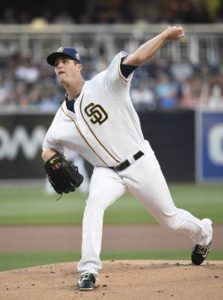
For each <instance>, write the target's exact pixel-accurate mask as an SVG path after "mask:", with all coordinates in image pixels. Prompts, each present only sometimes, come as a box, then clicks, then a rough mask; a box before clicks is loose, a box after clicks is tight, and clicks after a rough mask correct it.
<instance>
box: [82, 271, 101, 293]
mask: <svg viewBox="0 0 223 300" xmlns="http://www.w3.org/2000/svg"><path fill="white" fill-rule="evenodd" d="M95 282H96V277H95V275H94V274H92V273H87V272H85V273H83V274H81V276H80V280H78V283H77V286H78V288H79V289H80V290H81V291H90V290H93V289H94V288H95Z"/></svg>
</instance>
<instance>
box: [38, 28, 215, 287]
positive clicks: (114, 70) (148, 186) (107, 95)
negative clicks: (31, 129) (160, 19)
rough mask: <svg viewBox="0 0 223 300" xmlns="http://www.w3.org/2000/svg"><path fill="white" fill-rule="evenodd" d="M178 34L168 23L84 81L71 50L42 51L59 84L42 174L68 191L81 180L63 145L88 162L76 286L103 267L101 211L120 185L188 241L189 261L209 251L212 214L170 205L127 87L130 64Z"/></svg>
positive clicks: (88, 283)
mask: <svg viewBox="0 0 223 300" xmlns="http://www.w3.org/2000/svg"><path fill="white" fill-rule="evenodd" d="M183 36H184V29H183V27H182V26H169V27H167V28H166V29H164V30H163V31H162V32H161V33H160V34H158V35H157V36H155V37H154V38H152V39H151V40H149V41H147V42H145V43H144V44H142V45H141V46H140V47H139V48H138V49H136V51H135V52H134V53H131V54H129V53H126V52H124V51H122V52H120V53H118V54H117V55H116V56H115V57H114V58H113V60H112V61H111V63H110V64H109V65H108V67H107V69H106V70H104V71H102V72H100V73H99V74H97V75H96V76H94V77H93V78H92V79H91V80H88V81H85V80H84V78H83V75H82V67H83V65H82V61H81V58H80V55H79V53H78V52H77V51H76V50H75V49H74V48H70V47H61V48H59V49H58V50H57V51H56V52H53V53H51V54H50V55H49V56H48V57H47V62H48V63H49V64H50V65H51V66H53V67H54V69H55V73H56V76H57V79H58V81H59V83H60V84H61V85H62V86H63V88H64V90H65V99H64V102H63V104H62V105H61V107H60V108H59V110H58V111H57V113H56V115H55V117H54V120H53V122H52V124H51V126H50V128H49V130H48V132H47V134H46V137H45V140H44V143H43V153H42V158H43V160H44V161H45V168H46V172H47V174H48V177H49V180H50V181H51V183H52V185H53V187H54V188H55V190H56V191H57V192H58V193H60V194H62V193H63V192H66V193H67V192H70V191H74V190H75V188H76V187H77V186H79V185H80V184H81V182H82V180H83V178H82V176H81V174H79V171H78V168H77V167H76V166H74V165H72V166H71V165H69V164H68V163H66V157H65V156H64V153H65V152H66V151H67V150H66V149H68V150H69V151H75V152H79V153H80V154H81V155H82V156H83V157H84V158H85V159H86V160H88V161H89V162H90V163H91V164H92V165H93V166H94V171H93V174H92V177H91V182H90V190H89V196H88V199H87V201H86V207H85V210H84V216H83V224H82V225H83V235H82V257H81V260H80V261H79V263H78V267H77V268H78V271H79V272H80V280H79V281H78V287H79V289H81V290H92V289H94V288H95V287H96V282H97V281H96V279H97V275H98V272H99V270H100V269H101V268H102V263H101V260H100V253H101V242H102V228H103V216H104V212H105V210H106V209H107V207H109V206H110V205H112V204H113V203H114V202H115V201H116V200H117V199H118V198H119V197H121V196H122V195H123V194H124V193H125V192H127V191H128V192H130V193H131V194H132V195H134V196H135V197H136V198H137V199H138V200H139V201H141V202H142V203H143V204H144V206H145V207H146V209H147V210H148V211H149V212H150V213H151V214H152V215H153V216H154V217H155V218H156V220H157V221H158V222H159V223H160V224H161V225H162V226H163V227H165V228H169V229H171V230H173V231H176V232H179V233H182V234H184V235H186V236H188V237H189V238H190V239H191V240H192V241H193V243H194V245H193V248H192V254H191V259H192V262H193V263H194V264H195V265H199V264H201V263H202V262H203V260H204V259H205V258H206V256H207V254H208V252H209V250H210V246H211V240H212V222H211V220H209V219H207V218H205V219H202V220H200V219H198V218H196V217H195V216H193V215H192V214H191V213H190V212H188V211H185V210H183V209H180V208H177V207H176V206H175V204H174V202H173V200H172V197H171V194H170V192H169V189H168V186H167V183H166V180H165V178H164V176H163V173H162V171H161V168H160V165H159V162H158V161H157V158H156V156H155V154H154V152H153V150H152V148H151V146H150V143H149V141H147V140H145V139H144V136H143V133H142V130H141V126H140V120H139V117H138V115H137V113H136V111H135V109H134V107H133V104H132V102H131V99H130V93H129V90H130V84H131V80H132V77H133V74H134V70H135V69H136V68H138V67H140V66H141V65H143V64H145V63H147V62H148V61H149V60H150V59H151V58H152V57H153V56H154V55H155V54H156V53H157V51H158V50H159V49H160V48H161V47H162V46H163V45H164V43H166V42H168V41H175V40H179V39H181V38H182V37H183ZM55 174H56V175H55Z"/></svg>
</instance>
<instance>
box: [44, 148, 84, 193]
mask: <svg viewBox="0 0 223 300" xmlns="http://www.w3.org/2000/svg"><path fill="white" fill-rule="evenodd" d="M44 168H45V172H46V175H47V177H48V180H49V182H50V183H51V185H52V187H53V188H54V190H55V191H56V192H57V193H58V194H61V195H62V193H69V192H73V191H75V189H76V188H77V187H79V186H80V185H81V183H82V182H83V179H84V177H83V176H82V175H81V174H80V173H79V171H78V167H77V166H75V165H74V164H72V163H71V162H69V161H67V160H66V159H65V157H64V156H63V155H62V154H60V153H58V152H57V153H56V154H54V155H53V156H52V157H51V158H50V159H49V160H48V161H46V162H45V164H44Z"/></svg>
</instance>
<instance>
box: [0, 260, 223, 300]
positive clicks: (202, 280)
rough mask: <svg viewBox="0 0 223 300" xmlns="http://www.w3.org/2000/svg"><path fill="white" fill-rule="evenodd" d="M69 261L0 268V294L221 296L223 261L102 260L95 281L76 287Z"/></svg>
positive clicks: (31, 298)
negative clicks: (83, 287)
mask: <svg viewBox="0 0 223 300" xmlns="http://www.w3.org/2000/svg"><path fill="white" fill-rule="evenodd" d="M75 270H76V265H75V263H61V264H53V265H47V266H38V267H32V268H26V269H20V270H12V271H6V272H0V299H4V300H9V299H10V300H17V299H19V300H40V299H41V300H46V299H47V300H57V299H58V300H61V299H66V300H71V299H83V300H84V299H91V300H92V299H111V300H114V299H124V300H128V299H132V300H141V299H143V300H145V299H153V300H155V299H165V300H168V299H182V300H183V299H186V300H188V299H196V300H199V299H202V300H203V299H211V300H219V299H223V262H219V261H209V262H207V263H205V264H203V265H201V266H198V267H197V266H193V265H191V264H190V262H189V261H105V262H104V268H103V271H101V272H100V277H99V287H98V288H97V289H95V290H94V291H89V292H80V291H78V290H77V288H76V282H77V280H78V278H79V274H77V273H76V271H75Z"/></svg>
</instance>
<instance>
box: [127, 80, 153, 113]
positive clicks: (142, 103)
mask: <svg viewBox="0 0 223 300" xmlns="http://www.w3.org/2000/svg"><path fill="white" fill-rule="evenodd" d="M131 95H132V96H131V98H132V101H133V105H134V107H135V108H136V110H138V111H140V110H141V111H142V110H153V109H155V107H156V103H155V97H154V93H153V91H152V90H151V89H150V87H149V82H148V81H147V80H144V81H141V82H140V83H139V85H138V86H137V87H133V88H132V90H131Z"/></svg>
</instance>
